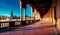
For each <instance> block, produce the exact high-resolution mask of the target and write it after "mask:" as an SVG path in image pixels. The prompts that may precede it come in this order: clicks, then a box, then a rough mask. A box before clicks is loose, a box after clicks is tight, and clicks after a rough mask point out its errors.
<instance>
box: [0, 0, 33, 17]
mask: <svg viewBox="0 0 60 35" xmlns="http://www.w3.org/2000/svg"><path fill="white" fill-rule="evenodd" d="M11 10H13V14H14V16H20V3H19V0H0V15H7V16H10V13H11ZM23 15H24V10H23V9H22V16H23ZM26 15H28V16H31V15H32V14H31V7H30V6H29V5H26Z"/></svg>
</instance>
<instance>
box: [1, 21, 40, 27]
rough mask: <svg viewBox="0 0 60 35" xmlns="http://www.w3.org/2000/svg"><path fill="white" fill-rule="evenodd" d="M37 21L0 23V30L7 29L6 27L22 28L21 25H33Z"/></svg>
mask: <svg viewBox="0 0 60 35" xmlns="http://www.w3.org/2000/svg"><path fill="white" fill-rule="evenodd" d="M37 21H39V20H26V21H20V20H10V21H0V28H7V27H15V26H22V25H28V24H33V23H35V22H37Z"/></svg>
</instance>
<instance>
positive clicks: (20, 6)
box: [19, 0, 22, 21]
mask: <svg viewBox="0 0 60 35" xmlns="http://www.w3.org/2000/svg"><path fill="white" fill-rule="evenodd" d="M19 2H20V21H21V20H22V3H21V0H19Z"/></svg>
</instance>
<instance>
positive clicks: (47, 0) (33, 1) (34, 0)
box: [21, 0, 53, 16]
mask: <svg viewBox="0 0 60 35" xmlns="http://www.w3.org/2000/svg"><path fill="white" fill-rule="evenodd" d="M21 1H22V7H23V8H25V7H26V4H30V5H31V6H32V7H33V8H36V9H37V10H38V11H39V13H40V15H41V16H44V15H45V14H46V13H47V12H48V10H49V8H50V6H51V4H52V2H53V0H21Z"/></svg>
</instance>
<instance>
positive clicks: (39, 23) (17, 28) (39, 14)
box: [0, 0, 60, 35]
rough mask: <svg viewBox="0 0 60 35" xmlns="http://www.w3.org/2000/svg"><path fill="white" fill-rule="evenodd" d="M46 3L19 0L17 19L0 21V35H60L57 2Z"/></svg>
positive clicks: (39, 0) (57, 0)
mask: <svg viewBox="0 0 60 35" xmlns="http://www.w3.org/2000/svg"><path fill="white" fill-rule="evenodd" d="M48 1H50V0H46V1H45V0H36V1H35V0H19V3H20V16H19V18H18V19H17V18H16V19H12V18H11V17H12V16H11V17H10V19H9V20H8V21H6V20H0V35H60V10H59V9H60V8H59V6H60V5H59V0H51V1H50V2H48ZM38 3H40V4H38ZM49 5H50V6H49ZM28 6H29V7H30V10H28V9H29V8H28ZM29 12H30V15H28V14H29ZM27 13H28V14H27ZM12 15H13V14H12Z"/></svg>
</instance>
